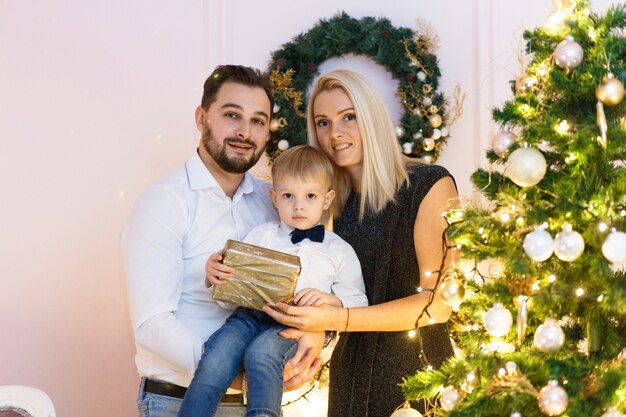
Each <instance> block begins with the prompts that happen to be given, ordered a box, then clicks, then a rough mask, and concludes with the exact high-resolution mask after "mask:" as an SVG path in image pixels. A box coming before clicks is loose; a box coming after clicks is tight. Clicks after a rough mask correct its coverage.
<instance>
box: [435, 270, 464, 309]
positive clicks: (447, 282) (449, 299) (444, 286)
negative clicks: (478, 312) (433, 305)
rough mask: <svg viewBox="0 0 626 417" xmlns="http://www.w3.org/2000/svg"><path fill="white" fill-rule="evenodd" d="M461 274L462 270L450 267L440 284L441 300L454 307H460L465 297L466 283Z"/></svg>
mask: <svg viewBox="0 0 626 417" xmlns="http://www.w3.org/2000/svg"><path fill="white" fill-rule="evenodd" d="M459 276H462V272H461V271H459V270H458V269H456V268H453V269H449V270H448V271H447V272H446V274H445V276H444V278H443V281H442V282H441V285H440V286H439V296H440V297H441V301H443V302H444V303H445V304H447V305H449V306H450V307H453V308H458V307H459V305H460V304H461V303H462V302H463V299H464V297H465V285H464V284H463V281H462V280H461V279H459Z"/></svg>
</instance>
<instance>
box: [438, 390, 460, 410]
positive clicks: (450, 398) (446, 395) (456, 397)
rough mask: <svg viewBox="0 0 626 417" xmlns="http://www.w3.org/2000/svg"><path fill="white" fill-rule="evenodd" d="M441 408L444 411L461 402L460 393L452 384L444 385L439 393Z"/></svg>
mask: <svg viewBox="0 0 626 417" xmlns="http://www.w3.org/2000/svg"><path fill="white" fill-rule="evenodd" d="M439 396H440V398H439V400H440V403H441V408H443V409H444V410H445V411H451V410H454V409H455V408H456V406H457V405H459V403H460V402H461V393H460V392H459V391H458V390H457V389H456V388H455V387H452V386H449V387H445V388H444V389H443V390H442V391H441V393H440V394H439Z"/></svg>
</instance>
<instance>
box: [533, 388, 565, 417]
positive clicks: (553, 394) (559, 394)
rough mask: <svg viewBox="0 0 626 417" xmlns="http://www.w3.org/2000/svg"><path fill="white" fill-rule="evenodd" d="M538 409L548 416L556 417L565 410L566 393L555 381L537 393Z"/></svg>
mask: <svg viewBox="0 0 626 417" xmlns="http://www.w3.org/2000/svg"><path fill="white" fill-rule="evenodd" d="M538 403H539V408H540V409H541V411H543V412H544V413H545V414H547V415H549V416H558V415H559V414H561V413H563V412H564V411H565V410H566V409H567V404H568V403H569V397H568V395H567V392H565V390H564V389H563V388H561V386H560V385H559V382H558V381H557V380H556V379H552V380H550V381H549V382H548V385H546V386H545V387H543V388H541V391H539V399H538Z"/></svg>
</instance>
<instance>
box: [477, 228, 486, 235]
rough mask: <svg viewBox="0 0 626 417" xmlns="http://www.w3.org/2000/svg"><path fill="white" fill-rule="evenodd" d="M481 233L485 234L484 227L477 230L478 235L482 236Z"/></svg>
mask: <svg viewBox="0 0 626 417" xmlns="http://www.w3.org/2000/svg"><path fill="white" fill-rule="evenodd" d="M483 233H485V228H484V227H479V228H478V234H480V235H482V234H483Z"/></svg>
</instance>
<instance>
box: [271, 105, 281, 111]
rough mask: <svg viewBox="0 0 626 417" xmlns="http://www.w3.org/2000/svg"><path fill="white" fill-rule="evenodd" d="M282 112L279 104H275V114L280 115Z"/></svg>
mask: <svg viewBox="0 0 626 417" xmlns="http://www.w3.org/2000/svg"><path fill="white" fill-rule="evenodd" d="M279 111H280V106H279V105H278V104H274V108H273V109H272V112H273V113H278V112H279Z"/></svg>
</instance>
